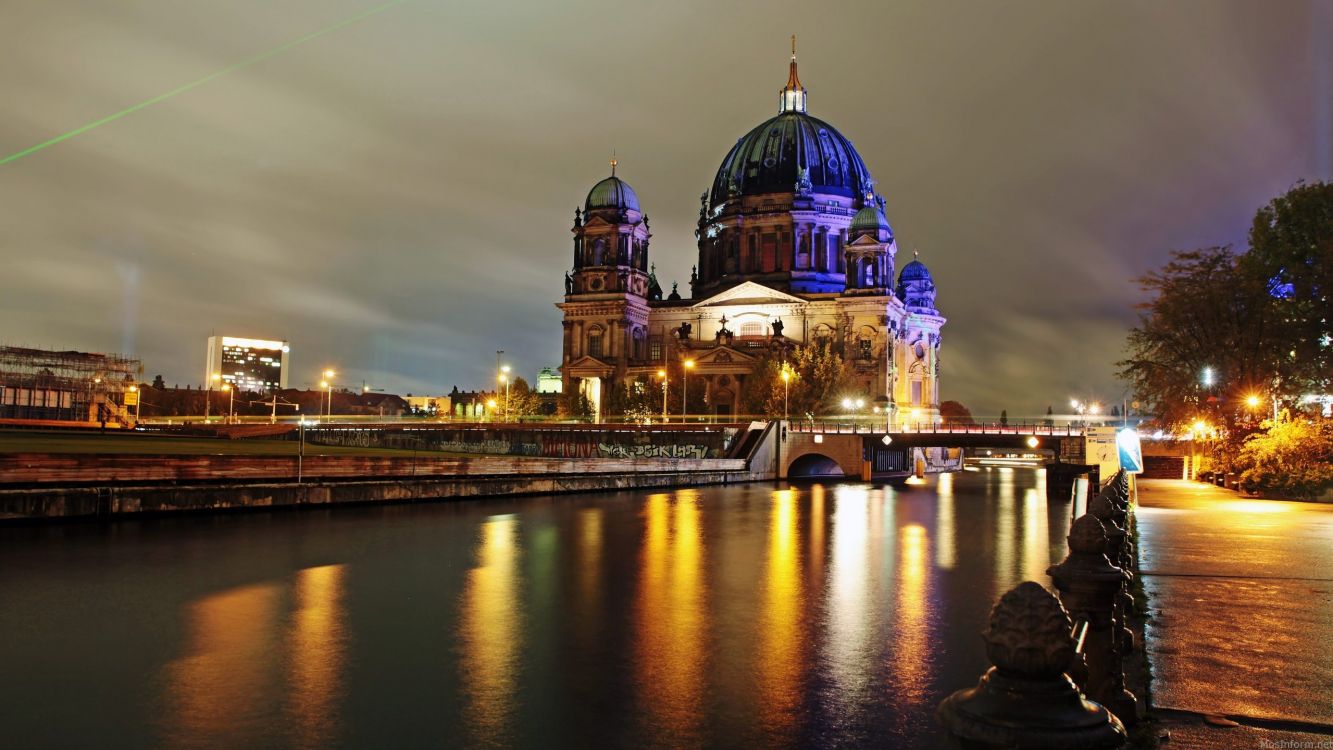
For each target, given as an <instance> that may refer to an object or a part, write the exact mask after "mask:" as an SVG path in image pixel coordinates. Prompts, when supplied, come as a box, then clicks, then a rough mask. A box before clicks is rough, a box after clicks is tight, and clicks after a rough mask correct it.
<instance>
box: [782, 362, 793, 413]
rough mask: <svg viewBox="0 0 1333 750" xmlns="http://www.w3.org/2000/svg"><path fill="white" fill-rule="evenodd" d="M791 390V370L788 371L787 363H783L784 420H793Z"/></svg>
mask: <svg viewBox="0 0 1333 750" xmlns="http://www.w3.org/2000/svg"><path fill="white" fill-rule="evenodd" d="M790 389H791V370H789V369H787V363H786V362H783V363H782V418H783V420H788V419H791V403H790V400H789V394H790Z"/></svg>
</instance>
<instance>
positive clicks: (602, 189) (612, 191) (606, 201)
mask: <svg viewBox="0 0 1333 750" xmlns="http://www.w3.org/2000/svg"><path fill="white" fill-rule="evenodd" d="M583 208H584V210H585V211H594V210H597V209H599V208H612V209H617V210H632V211H638V210H639V196H638V195H636V194H635V193H634V189H633V188H631V187H630V186H629V184H628V183H627V182H625V181H624V180H622V179H620V178H619V177H616V176H615V175H614V174H613V175H611V176H610V177H608V178H606V179H605V180H602V181H601V182H599V183H597V184H596V185H593V186H592V190H589V191H588V199H587V200H586V201H584V202H583Z"/></svg>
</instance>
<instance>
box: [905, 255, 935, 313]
mask: <svg viewBox="0 0 1333 750" xmlns="http://www.w3.org/2000/svg"><path fill="white" fill-rule="evenodd" d="M895 292H896V294H897V296H898V299H900V300H902V302H903V306H904V307H906V308H907V310H908V312H915V313H923V314H926V315H938V314H939V311H938V310H936V309H935V280H934V279H932V278H931V276H930V270H929V269H928V268H926V264H925V263H922V262H921V261H920V260H916V259H914V260H913V261H912V262H911V263H908V264H907V265H905V266H903V270H902V272H901V273H899V274H898V288H897V289H896V290H895Z"/></svg>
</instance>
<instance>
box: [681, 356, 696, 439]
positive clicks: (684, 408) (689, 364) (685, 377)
mask: <svg viewBox="0 0 1333 750" xmlns="http://www.w3.org/2000/svg"><path fill="white" fill-rule="evenodd" d="M692 369H694V360H692V359H687V360H685V361H684V362H681V363H680V423H681V424H685V419H686V415H687V414H689V399H687V398H686V397H685V394H686V393H687V392H688V390H689V387H690V370H692Z"/></svg>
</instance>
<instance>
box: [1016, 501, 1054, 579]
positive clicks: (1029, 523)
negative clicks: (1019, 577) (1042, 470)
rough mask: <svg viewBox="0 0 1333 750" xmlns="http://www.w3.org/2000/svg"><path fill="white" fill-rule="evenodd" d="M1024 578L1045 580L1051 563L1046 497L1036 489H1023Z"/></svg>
mask: <svg viewBox="0 0 1333 750" xmlns="http://www.w3.org/2000/svg"><path fill="white" fill-rule="evenodd" d="M1022 555H1023V580H1025V581H1042V580H1045V578H1044V576H1045V575H1046V568H1047V567H1049V566H1050V564H1051V548H1050V538H1049V532H1048V530H1047V522H1046V497H1045V495H1039V494H1037V491H1036V490H1035V489H1031V488H1029V489H1026V490H1023V549H1022Z"/></svg>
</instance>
